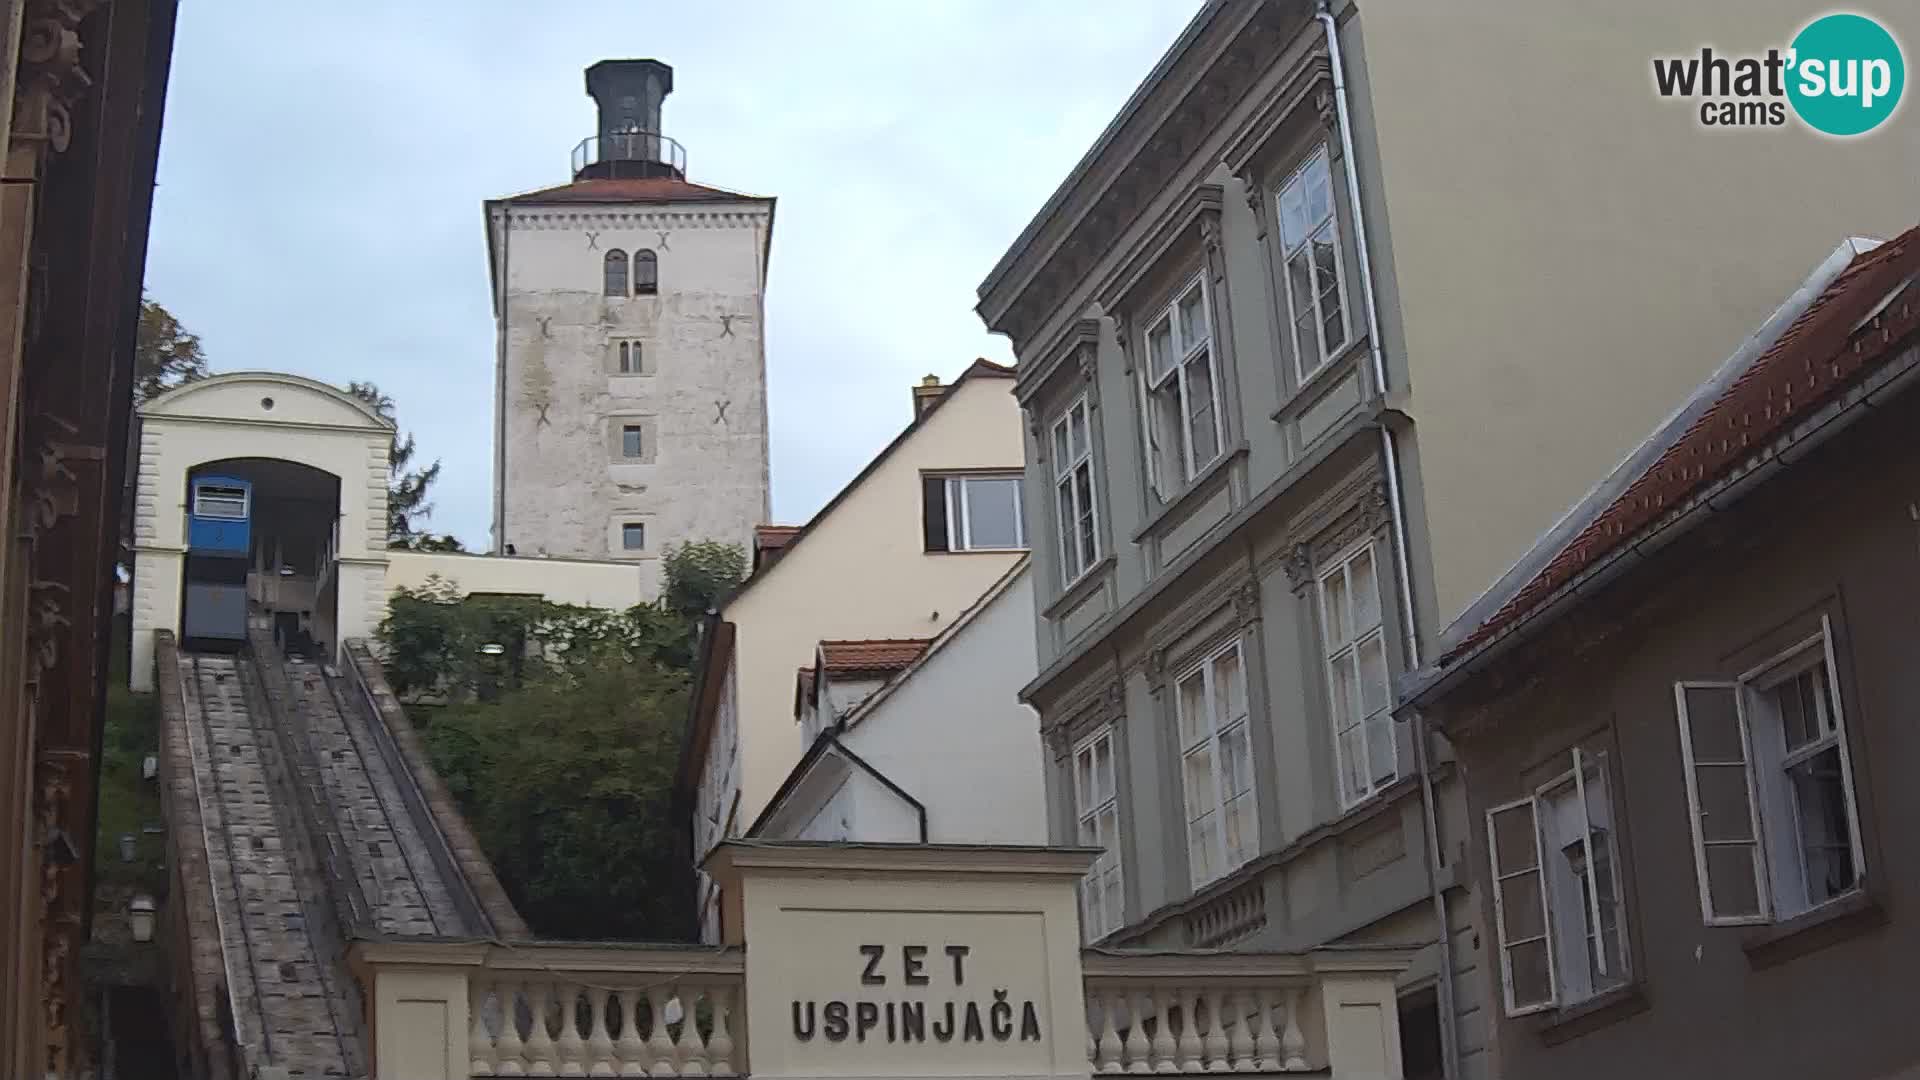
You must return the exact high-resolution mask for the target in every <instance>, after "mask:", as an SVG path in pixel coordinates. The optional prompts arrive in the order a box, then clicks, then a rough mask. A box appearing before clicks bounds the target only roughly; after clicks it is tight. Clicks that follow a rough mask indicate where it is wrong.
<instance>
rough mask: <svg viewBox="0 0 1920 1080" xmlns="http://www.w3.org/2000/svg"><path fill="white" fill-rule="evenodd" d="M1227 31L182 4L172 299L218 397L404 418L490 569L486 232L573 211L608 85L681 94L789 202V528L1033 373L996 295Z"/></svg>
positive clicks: (811, 10) (1092, 14)
mask: <svg viewBox="0 0 1920 1080" xmlns="http://www.w3.org/2000/svg"><path fill="white" fill-rule="evenodd" d="M1197 7H1198V4H1197V2H1196V0H1039V2H1035V0H911V2H908V3H901V2H899V0H827V2H825V3H821V2H814V3H799V2H794V0H734V2H733V3H729V4H726V5H707V4H686V3H678V4H663V3H656V2H650V0H626V2H624V3H620V2H613V0H544V2H543V3H540V4H527V3H524V2H521V0H384V2H380V3H373V2H365V0H337V2H335V3H331V4H280V3H273V4H260V3H257V2H255V3H246V4H242V3H240V2H237V0H194V2H192V3H187V4H182V5H181V10H180V21H179V27H178V35H177V39H176V42H175V49H174V61H173V73H172V77H171V83H170V86H169V91H168V100H167V113H166V118H165V125H164V129H163V132H162V142H161V151H160V173H159V186H158V189H157V191H156V192H155V197H154V216H153V233H152V239H151V243H150V248H149V251H148V255H147V277H146V281H147V291H148V296H149V297H150V298H151V299H153V300H157V301H159V302H160V303H161V304H163V305H165V306H166V307H167V308H168V309H169V310H170V311H172V312H173V314H174V315H175V316H176V317H177V318H179V319H180V321H181V322H182V323H183V324H185V326H186V327H187V328H188V329H189V330H191V331H193V332H194V333H197V334H199V335H200V337H201V339H202V342H203V344H204V346H205V350H206V354H207V357H208V360H209V361H210V363H211V366H212V368H213V370H214V371H216V372H218V371H240V370H263V369H264V370H274V371H289V372H295V373H298V374H302V375H307V376H311V377H313V378H317V379H322V380H325V381H328V382H332V383H336V384H341V385H344V384H345V383H347V382H348V381H349V380H356V379H357V380H372V381H374V382H376V383H378V384H379V386H380V388H381V389H382V390H384V391H386V392H387V393H388V394H390V395H391V396H392V397H393V398H394V400H395V402H396V404H397V407H398V415H399V420H400V425H401V427H402V428H403V429H404V430H407V431H410V432H412V433H413V434H414V435H415V437H416V438H417V440H418V443H419V451H418V455H417V456H418V458H419V459H420V460H422V461H430V460H433V459H439V460H440V461H441V462H442V463H443V469H442V472H441V474H440V478H439V480H438V482H437V483H436V484H435V486H434V490H433V493H432V499H433V505H434V510H433V515H432V517H431V519H430V520H429V521H428V523H427V526H428V527H429V528H431V529H433V530H434V531H439V532H451V533H453V534H455V535H457V536H459V537H460V538H461V539H462V540H463V541H465V543H466V544H467V546H468V547H469V548H478V549H484V548H485V547H486V545H487V543H488V526H489V523H490V520H489V519H490V514H491V490H492V487H491V486H492V476H491V463H492V446H491V442H490V439H491V434H492V410H493V363H494V338H493V316H492V311H491V307H490V304H489V302H488V285H487V270H486V245H485V240H484V234H483V230H482V224H481V202H482V201H483V200H485V199H487V198H490V197H495V196H500V195H507V194H512V193H515V192H519V191H526V190H530V189H533V188H539V187H545V186H550V185H552V184H556V183H564V182H565V181H566V180H568V179H569V175H568V154H569V152H570V151H571V150H572V148H573V145H574V144H575V143H577V142H578V141H579V140H580V139H582V138H584V137H585V136H587V135H589V134H591V133H592V131H593V127H594V110H593V102H592V101H591V100H590V99H589V98H588V97H587V96H586V93H585V87H584V83H583V76H582V71H583V70H584V69H585V68H586V67H587V66H588V65H590V64H592V63H593V62H594V61H596V60H601V59H607V58H626V57H653V58H656V59H659V60H662V61H665V62H666V63H668V64H671V65H672V66H673V68H674V92H673V94H672V95H671V96H670V97H668V98H667V101H666V106H665V108H664V110H663V122H662V128H663V129H664V131H665V133H666V134H668V135H670V136H672V137H674V138H676V139H678V140H680V142H681V143H682V144H684V145H685V146H686V148H687V158H688V170H687V171H688V178H689V179H691V180H694V181H696V182H701V183H708V184H713V185H716V186H719V187H725V188H730V189H733V190H739V191H746V192H750V193H753V194H760V195H774V196H777V197H778V198H779V210H778V218H777V219H776V223H775V227H774V235H773V259H772V269H771V272H770V276H769V283H768V300H767V305H768V316H767V319H768V327H767V335H768V339H767V367H768V380H769V387H768V394H769V412H770V423H771V427H772V430H771V433H770V434H771V444H772V450H771V453H772V459H773V512H774V518H775V520H776V521H780V522H800V521H805V520H806V519H807V518H808V517H809V516H811V515H812V514H813V513H814V512H815V511H816V510H818V509H819V508H820V507H821V506H822V505H823V504H824V503H825V502H826V501H827V499H829V498H830V497H832V495H833V493H834V492H836V491H838V490H839V489H840V488H841V486H843V485H844V484H845V483H846V482H847V481H848V480H850V479H852V478H853V476H854V474H855V473H857V472H858V471H859V470H860V468H861V466H863V465H864V464H865V463H866V462H867V461H868V460H869V459H870V458H871V457H872V456H873V455H874V454H875V453H876V452H878V451H879V449H880V448H881V447H882V446H884V445H885V444H886V443H887V442H888V441H889V440H890V439H891V438H893V436H894V435H896V434H897V433H898V432H899V430H900V428H901V427H902V426H904V425H905V424H906V423H907V420H908V418H909V408H910V395H909V393H908V388H909V386H911V385H912V384H913V383H915V382H917V381H918V380H919V379H920V377H922V376H924V375H928V374H935V375H939V376H940V377H941V378H942V379H943V380H945V379H951V378H953V377H954V376H955V375H957V374H958V373H959V372H960V371H961V370H963V369H964V368H965V367H966V365H967V364H968V363H969V362H971V360H972V359H973V358H974V357H977V356H983V357H986V358H987V359H990V360H995V361H998V362H1001V363H1009V362H1011V360H1012V356H1011V352H1010V350H1009V348H1008V345H1007V342H1006V340H1005V339H1004V338H1001V337H998V336H993V335H989V334H988V333H987V332H986V330H985V328H984V327H983V326H982V324H981V322H980V319H979V317H978V316H977V315H975V314H974V311H973V305H974V303H975V296H974V290H975V288H976V287H977V286H978V285H979V283H980V281H981V280H982V279H984V278H985V277H986V275H987V273H988V271H989V270H991V269H992V267H993V265H994V263H995V262H997V261H998V260H999V258H1000V256H1001V255H1002V253H1004V252H1005V250H1006V248H1007V246H1008V245H1009V244H1010V243H1011V242H1012V241H1013V240H1014V238H1015V237H1016V236H1017V235H1018V234H1019V232H1020V230H1021V229H1022V228H1024V227H1025V226H1026V224H1027V222H1028V221H1030V220H1031V219H1032V217H1033V215H1034V213H1035V212H1036V211H1038V210H1039V208H1040V206H1041V204H1042V203H1043V202H1045V201H1046V199H1047V197H1048V196H1049V195H1050V194H1052V192H1053V190H1054V189H1055V188H1056V187H1057V186H1058V185H1059V183H1060V181H1061V180H1062V179H1064V178H1065V176H1066V174H1067V172H1068V171H1069V170H1071V169H1072V167H1073V165H1074V164H1075V163H1076V162H1077V161H1078V160H1079V159H1080V157H1081V155H1082V154H1084V153H1085V152H1086V150H1087V149H1088V148H1089V147H1090V146H1091V145H1092V143H1093V140H1094V139H1096V138H1097V137H1098V136H1099V134H1100V132H1101V130H1102V129H1104V128H1105V127H1106V125H1107V123H1108V121H1109V120H1111V119H1112V118H1113V116H1114V114H1115V113H1116V112H1117V111H1118V110H1119V108H1120V106H1121V105H1122V104H1124V103H1125V101H1126V99H1127V97H1128V95H1130V94H1131V93H1132V92H1133V90H1134V88H1135V87H1136V86H1137V85H1138V83H1139V81H1140V80H1141V79H1142V78H1144V77H1145V75H1146V74H1147V72H1148V71H1149V70H1150V69H1151V68H1152V66H1153V65H1154V63H1155V62H1156V61H1157V60H1158V58H1159V57H1160V55H1161V54H1162V53H1163V52H1164V51H1165V50H1166V48H1167V47H1168V46H1169V45H1170V44H1172V42H1173V40H1174V38H1175V37H1176V36H1177V35H1178V34H1179V32H1180V29H1181V28H1182V27H1183V26H1184V25H1185V24H1186V22H1187V20H1188V19H1189V18H1190V17H1191V16H1192V14H1193V13H1194V11H1195V10H1196V9H1197Z"/></svg>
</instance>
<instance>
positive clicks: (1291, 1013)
mask: <svg viewBox="0 0 1920 1080" xmlns="http://www.w3.org/2000/svg"><path fill="white" fill-rule="evenodd" d="M1303 997H1304V995H1303V994H1302V993H1301V992H1300V991H1298V990H1289V991H1287V1026H1286V1027H1285V1028H1284V1029H1282V1031H1281V1033H1280V1067H1281V1068H1282V1069H1286V1070H1287V1071H1289V1072H1292V1071H1294V1070H1305V1069H1306V1068H1307V1037H1306V1035H1305V1034H1303V1033H1302V1032H1301V1030H1300V1006H1301V1000H1302V998H1303Z"/></svg>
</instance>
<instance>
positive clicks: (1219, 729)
mask: <svg viewBox="0 0 1920 1080" xmlns="http://www.w3.org/2000/svg"><path fill="white" fill-rule="evenodd" d="M1174 706H1175V710H1176V712H1177V713H1178V718H1179V724H1178V728H1179V733H1180V762H1181V764H1180V776H1181V785H1182V787H1183V789H1184V791H1185V795H1186V815H1187V870H1188V873H1189V876H1190V877H1191V878H1192V881H1193V886H1194V887H1195V888H1199V887H1200V886H1202V885H1205V884H1206V883H1207V882H1210V881H1213V880H1214V879H1216V878H1219V877H1222V876H1224V875H1226V874H1228V873H1230V872H1232V871H1233V870H1235V869H1238V868H1239V867H1240V866H1241V865H1243V864H1245V863H1246V862H1247V860H1249V859H1251V858H1253V856H1254V855H1255V853H1257V852H1258V851H1259V823H1258V819H1257V816H1256V813H1255V808H1254V794H1253V744H1252V741H1251V734H1250V730H1249V728H1250V725H1249V724H1248V722H1247V677H1246V665H1245V664H1244V662H1243V659H1242V654H1241V648H1240V642H1239V641H1237V640H1236V641H1231V642H1228V643H1227V644H1226V645H1224V646H1222V647H1220V648H1219V649H1217V650H1215V651H1214V652H1213V653H1212V654H1211V655H1209V656H1207V657H1206V659H1204V660H1202V661H1201V662H1200V663H1199V664H1197V665H1195V666H1194V667H1193V668H1192V669H1190V670H1189V671H1187V672H1186V673H1185V674H1184V675H1182V676H1181V677H1180V678H1179V679H1178V680H1177V681H1176V682H1175V684H1174Z"/></svg>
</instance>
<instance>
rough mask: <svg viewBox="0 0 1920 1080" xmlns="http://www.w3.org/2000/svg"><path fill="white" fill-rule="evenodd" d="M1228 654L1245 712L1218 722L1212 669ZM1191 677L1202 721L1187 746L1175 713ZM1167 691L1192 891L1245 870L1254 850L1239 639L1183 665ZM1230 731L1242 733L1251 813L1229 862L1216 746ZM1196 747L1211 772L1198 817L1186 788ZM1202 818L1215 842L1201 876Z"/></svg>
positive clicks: (1248, 700)
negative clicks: (1198, 682)
mask: <svg viewBox="0 0 1920 1080" xmlns="http://www.w3.org/2000/svg"><path fill="white" fill-rule="evenodd" d="M1229 653H1232V654H1234V658H1235V660H1236V662H1237V665H1238V669H1239V672H1240V700H1241V703H1242V704H1243V705H1244V706H1245V707H1246V710H1247V711H1246V712H1245V713H1243V714H1241V715H1240V716H1238V717H1229V718H1227V720H1226V722H1225V723H1224V724H1223V723H1222V722H1221V719H1220V712H1221V705H1220V701H1221V698H1220V694H1221V688H1220V687H1219V686H1218V685H1216V683H1215V679H1214V669H1215V665H1216V664H1217V663H1218V661H1219V660H1220V658H1221V657H1224V656H1226V655H1227V654H1229ZM1195 677H1198V678H1200V679H1202V680H1204V682H1203V683H1202V691H1201V703H1202V704H1201V707H1202V708H1203V709H1205V711H1206V718H1205V724H1204V731H1203V733H1202V734H1201V736H1200V737H1199V738H1197V739H1195V740H1193V741H1192V742H1189V741H1187V738H1186V727H1187V725H1186V724H1185V722H1184V718H1183V717H1182V716H1181V715H1180V714H1181V710H1182V709H1183V708H1185V704H1184V698H1183V696H1182V695H1181V692H1180V690H1181V687H1183V686H1184V685H1186V683H1187V682H1188V681H1189V680H1191V679H1193V678H1195ZM1171 689H1172V693H1173V708H1174V733H1175V736H1176V738H1177V740H1178V743H1179V746H1178V755H1179V769H1180V788H1181V814H1182V816H1183V817H1184V818H1185V819H1186V837H1187V851H1188V857H1187V876H1188V878H1189V880H1190V881H1191V882H1192V885H1193V887H1194V888H1195V889H1198V888H1200V887H1201V886H1204V885H1206V884H1208V883H1210V882H1214V881H1218V880H1220V879H1221V878H1223V877H1226V876H1227V875H1228V874H1231V873H1233V872H1234V871H1235V870H1238V869H1239V868H1240V867H1242V866H1245V865H1246V864H1247V863H1248V862H1250V861H1252V859H1253V858H1254V857H1255V856H1256V855H1258V854H1259V852H1260V803H1259V791H1260V779H1259V769H1257V768H1253V767H1252V760H1251V759H1252V756H1253V699H1252V689H1251V685H1250V680H1249V679H1248V677H1247V653H1246V650H1245V649H1244V648H1242V641H1241V639H1239V638H1234V639H1233V640H1232V641H1229V642H1226V643H1225V644H1223V645H1220V646H1219V647H1217V648H1214V649H1211V650H1209V651H1208V652H1207V654H1206V655H1205V656H1203V657H1202V658H1200V659H1199V660H1197V661H1195V662H1194V663H1192V664H1189V665H1187V667H1185V668H1184V669H1182V671H1181V673H1180V676H1179V678H1176V679H1174V680H1173V682H1172V684H1171ZM1235 727H1239V728H1242V729H1244V733H1245V738H1246V746H1247V755H1248V758H1249V771H1250V775H1249V778H1248V784H1247V790H1246V794H1245V797H1246V798H1247V799H1250V800H1252V805H1251V809H1252V811H1253V812H1252V813H1251V814H1250V815H1248V819H1247V825H1248V833H1247V837H1246V843H1245V848H1246V850H1245V855H1244V857H1243V858H1241V859H1239V860H1238V861H1235V860H1234V857H1233V853H1232V851H1231V850H1230V849H1229V848H1228V847H1227V807H1228V803H1229V802H1231V801H1232V798H1231V796H1230V794H1229V792H1228V789H1227V775H1226V756H1225V755H1224V754H1222V753H1221V749H1220V745H1221V743H1222V742H1223V741H1224V740H1223V738H1222V736H1223V735H1227V734H1231V733H1232V732H1233V729H1234V728H1235ZM1202 746H1204V747H1205V748H1206V749H1207V751H1208V753H1209V754H1210V755H1211V761H1210V768H1211V769H1212V780H1213V805H1212V806H1210V807H1207V808H1206V812H1205V813H1204V814H1202V815H1201V816H1200V817H1195V816H1194V814H1193V808H1192V798H1191V797H1190V794H1189V793H1188V792H1187V790H1186V784H1187V758H1189V757H1191V756H1192V755H1193V754H1194V753H1195V752H1196V751H1198V750H1199V749H1201V747H1202ZM1208 814H1211V815H1212V816H1214V817H1215V818H1216V819H1217V821H1218V828H1216V829H1215V830H1214V835H1215V836H1217V837H1218V838H1219V839H1218V843H1217V844H1216V845H1215V850H1214V852H1213V855H1214V866H1215V869H1214V872H1213V873H1210V874H1205V875H1203V874H1202V873H1201V870H1200V863H1199V862H1198V861H1197V860H1196V859H1194V858H1193V856H1192V853H1193V850H1194V848H1195V847H1196V845H1197V841H1196V839H1195V834H1194V826H1195V825H1196V824H1198V823H1199V822H1200V821H1201V820H1203V819H1204V818H1205V817H1206V816H1207V815H1208Z"/></svg>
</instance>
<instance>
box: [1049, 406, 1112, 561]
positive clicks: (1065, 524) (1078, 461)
mask: <svg viewBox="0 0 1920 1080" xmlns="http://www.w3.org/2000/svg"><path fill="white" fill-rule="evenodd" d="M1076 414H1077V415H1078V416H1079V419H1080V431H1081V432H1082V435H1083V438H1084V442H1083V443H1082V445H1081V446H1080V447H1079V449H1078V451H1076V450H1075V449H1074V445H1073V419H1074V417H1075V415H1076ZM1050 436H1051V439H1052V442H1051V444H1050V446H1049V448H1048V454H1049V455H1050V456H1051V457H1052V459H1053V492H1054V500H1053V505H1054V513H1055V514H1056V515H1061V511H1062V510H1065V511H1066V513H1065V514H1064V515H1061V520H1060V521H1059V522H1058V526H1059V532H1060V580H1061V585H1062V587H1063V589H1064V588H1071V587H1072V586H1073V585H1074V584H1075V583H1076V582H1078V581H1079V580H1080V579H1081V578H1083V577H1085V576H1087V573H1088V571H1090V570H1092V569H1093V567H1094V565H1095V564H1096V563H1098V562H1099V561H1100V558H1101V539H1100V493H1099V492H1098V491H1097V490H1095V486H1096V480H1097V475H1098V474H1097V471H1096V469H1095V454H1094V451H1093V406H1092V405H1091V404H1090V403H1089V401H1088V396H1087V395H1085V394H1082V395H1080V397H1079V398H1077V399H1075V400H1074V402H1073V404H1071V405H1069V406H1067V407H1066V409H1065V410H1063V411H1062V412H1061V414H1060V415H1059V417H1057V418H1056V419H1055V420H1054V422H1053V426H1052V428H1051V430H1050ZM1082 470H1085V473H1086V483H1085V488H1086V498H1085V500H1084V503H1083V500H1082V499H1081V489H1080V487H1079V486H1078V485H1076V483H1075V480H1076V479H1077V477H1078V475H1079V473H1080V472H1081V471H1082ZM1083 519H1084V520H1086V521H1087V522H1088V523H1089V526H1090V528H1091V530H1092V531H1091V533H1090V534H1088V533H1082V532H1081V530H1080V523H1081V521H1082V520H1083ZM1083 541H1084V542H1083Z"/></svg>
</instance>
